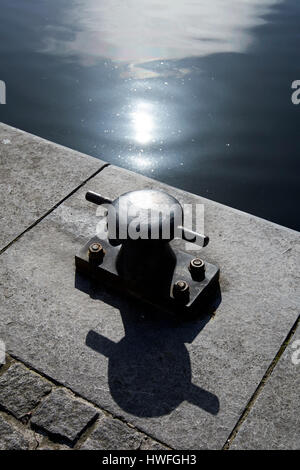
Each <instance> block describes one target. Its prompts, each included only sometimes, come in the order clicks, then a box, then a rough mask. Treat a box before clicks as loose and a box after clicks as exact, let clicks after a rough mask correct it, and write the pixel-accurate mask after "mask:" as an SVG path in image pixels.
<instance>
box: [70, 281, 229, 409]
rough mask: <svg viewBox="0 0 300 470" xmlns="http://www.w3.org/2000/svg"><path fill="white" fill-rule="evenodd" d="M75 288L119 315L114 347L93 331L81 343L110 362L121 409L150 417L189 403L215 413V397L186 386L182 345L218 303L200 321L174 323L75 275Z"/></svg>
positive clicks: (112, 389)
mask: <svg viewBox="0 0 300 470" xmlns="http://www.w3.org/2000/svg"><path fill="white" fill-rule="evenodd" d="M75 286H76V287H77V288H78V289H80V290H82V291H84V292H86V293H88V294H89V295H90V296H91V297H92V298H94V299H95V298H96V299H99V300H102V301H104V302H106V303H109V304H110V305H112V306H113V307H114V308H117V309H119V311H120V314H121V317H122V321H123V324H124V329H125V336H124V337H123V338H122V339H121V341H119V342H118V343H115V342H113V341H111V340H110V339H108V338H106V337H104V336H102V335H101V334H99V333H98V332H95V331H93V330H91V331H89V333H88V335H87V337H86V345H87V346H88V347H90V348H91V349H93V350H94V351H97V352H98V353H99V354H102V355H104V356H106V357H107V358H108V359H109V363H108V384H109V388H110V392H111V395H112V397H113V399H114V400H115V402H116V403H117V404H118V406H119V407H120V408H122V409H123V410H124V411H126V412H128V413H130V414H132V415H135V416H139V417H155V416H162V415H166V414H169V413H170V412H172V411H173V410H174V409H176V408H177V407H178V406H179V405H180V404H181V403H182V402H183V401H188V402H190V403H192V404H194V405H195V406H198V407H199V408H202V409H203V410H205V411H206V412H208V413H210V414H212V415H216V414H217V413H218V411H219V400H218V397H217V396H216V395H214V394H213V393H211V392H209V391H207V390H204V389H203V388H201V387H199V386H197V385H194V384H193V383H192V381H191V379H192V373H191V362H190V357H189V353H188V350H187V348H186V346H185V343H191V342H192V341H193V340H194V338H195V337H196V336H197V335H198V334H199V333H200V332H201V330H202V329H203V328H204V327H205V325H206V324H207V322H208V321H209V320H210V318H211V313H212V311H214V310H215V309H216V308H217V306H218V305H219V303H220V301H221V298H220V297H219V298H217V299H216V298H214V301H213V302H211V304H210V306H208V305H207V306H206V313H204V312H202V314H201V318H198V319H194V320H192V321H179V320H178V318H177V319H176V318H174V317H172V316H171V315H169V314H167V313H166V312H163V311H159V310H158V309H157V308H154V307H152V306H149V305H145V304H143V303H141V302H139V301H134V300H131V299H130V300H129V299H126V298H120V297H119V296H118V295H117V294H112V295H110V293H108V292H107V290H106V291H103V290H102V289H101V287H99V286H97V284H96V283H95V281H92V280H89V279H86V278H83V277H82V275H80V274H79V273H76V278H75ZM218 295H220V292H219V293H218Z"/></svg>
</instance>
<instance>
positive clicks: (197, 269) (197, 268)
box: [189, 258, 205, 281]
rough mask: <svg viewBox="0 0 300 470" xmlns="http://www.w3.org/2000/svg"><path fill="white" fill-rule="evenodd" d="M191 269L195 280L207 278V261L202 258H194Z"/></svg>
mask: <svg viewBox="0 0 300 470" xmlns="http://www.w3.org/2000/svg"><path fill="white" fill-rule="evenodd" d="M189 270H190V273H191V275H192V278H193V279H194V280H195V281H203V279H204V278H205V263H204V261H203V260H202V259H200V258H194V259H192V261H191V262H190V266H189Z"/></svg>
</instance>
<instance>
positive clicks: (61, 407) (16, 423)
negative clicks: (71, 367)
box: [0, 357, 167, 450]
mask: <svg viewBox="0 0 300 470" xmlns="http://www.w3.org/2000/svg"><path fill="white" fill-rule="evenodd" d="M7 359H8V364H7V366H6V367H2V369H3V371H2V370H1V369H0V410H1V411H0V450H26V449H31V450H36V449H38V450H51V449H61V450H67V449H72V448H75V449H81V448H82V449H103V450H105V449H122V450H124V449H125V450H137V449H167V447H165V446H163V445H162V444H160V443H159V442H157V441H154V440H153V439H151V438H149V437H148V436H146V435H145V434H143V433H141V432H138V431H137V430H136V429H134V428H133V427H130V426H128V425H127V424H126V423H124V422H122V421H120V420H118V419H114V418H113V417H112V416H111V415H109V414H108V413H105V412H103V411H102V410H100V409H99V408H97V407H95V406H94V405H93V404H90V403H88V402H87V401H86V400H82V399H81V398H79V397H77V396H75V395H74V394H73V393H72V392H70V391H69V390H67V389H66V388H64V387H60V386H57V384H55V383H53V382H51V381H50V380H48V379H45V378H44V377H42V376H40V375H39V374H38V373H36V372H35V371H33V370H31V369H29V368H27V367H26V366H25V365H24V364H22V363H21V362H19V361H15V360H13V359H12V358H10V357H8V358H7ZM15 418H16V419H15Z"/></svg>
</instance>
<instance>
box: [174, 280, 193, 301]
mask: <svg viewBox="0 0 300 470" xmlns="http://www.w3.org/2000/svg"><path fill="white" fill-rule="evenodd" d="M173 296H174V299H176V300H177V301H179V302H182V303H183V304H186V303H187V302H188V301H189V298H190V286H189V285H188V283H187V282H186V281H182V280H179V281H177V282H175V284H174V285H173Z"/></svg>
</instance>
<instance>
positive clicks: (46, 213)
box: [0, 163, 110, 255]
mask: <svg viewBox="0 0 300 470" xmlns="http://www.w3.org/2000/svg"><path fill="white" fill-rule="evenodd" d="M108 166H110V163H105V164H104V165H102V166H101V168H99V169H98V170H97V171H95V172H94V173H93V174H92V175H90V176H89V177H88V178H86V179H85V180H84V181H83V182H82V183H80V184H79V185H78V186H77V187H76V188H75V189H73V190H72V191H71V192H70V193H69V194H67V196H65V197H64V198H63V199H61V200H60V201H59V202H58V203H56V204H55V205H54V206H53V207H51V209H49V210H48V211H46V212H45V213H44V214H43V215H42V216H41V217H39V218H38V219H37V220H35V221H34V222H33V223H32V224H31V225H29V227H27V228H26V229H25V230H23V232H21V233H20V234H19V235H18V236H17V237H15V238H14V239H13V240H12V241H10V242H9V243H8V244H7V245H5V246H4V247H3V248H2V249H1V250H0V255H2V253H4V252H5V251H6V250H7V249H8V248H9V247H10V246H12V245H13V244H14V243H15V242H17V241H18V240H19V239H20V238H21V237H22V236H23V235H25V234H26V233H27V232H29V231H30V230H31V229H32V228H34V227H35V226H36V225H37V224H39V223H40V222H41V221H42V220H43V219H45V217H47V216H48V215H49V214H51V212H53V211H54V210H55V209H57V208H58V207H59V206H60V205H61V204H63V203H64V202H65V201H66V200H67V199H68V198H69V197H71V196H73V194H74V193H76V192H77V191H78V190H79V189H81V188H82V187H83V186H84V185H85V184H87V183H88V182H89V181H90V180H91V179H92V178H94V177H95V176H97V175H98V174H99V173H101V171H103V170H104V169H105V168H107V167H108Z"/></svg>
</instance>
